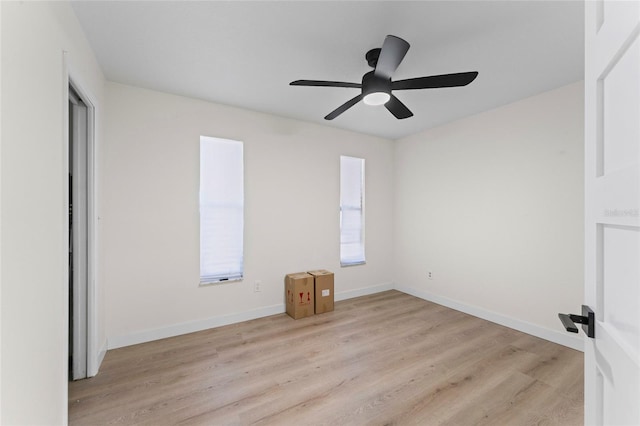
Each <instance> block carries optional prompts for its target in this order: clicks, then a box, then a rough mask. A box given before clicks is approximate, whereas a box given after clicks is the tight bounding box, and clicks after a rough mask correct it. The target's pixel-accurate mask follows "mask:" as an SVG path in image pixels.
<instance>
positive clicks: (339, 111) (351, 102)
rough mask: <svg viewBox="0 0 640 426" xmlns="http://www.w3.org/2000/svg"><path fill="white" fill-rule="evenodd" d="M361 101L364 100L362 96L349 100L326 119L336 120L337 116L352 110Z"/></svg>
mask: <svg viewBox="0 0 640 426" xmlns="http://www.w3.org/2000/svg"><path fill="white" fill-rule="evenodd" d="M361 99H362V94H359V95H358V96H356V97H355V98H351V99H349V100H348V101H347V102H345V103H343V104H342V105H340V106H339V107H338V108H336V109H334V110H333V111H331V112H330V113H329V114H328V115H327V116H326V117H325V118H324V119H325V120H333V119H334V118H336V117H337V116H339V115H340V114H342V113H343V112H345V111H346V110H348V109H349V108H351V107H352V106H354V105H355V104H357V103H358V102H360V100H361Z"/></svg>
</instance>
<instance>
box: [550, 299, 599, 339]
mask: <svg viewBox="0 0 640 426" xmlns="http://www.w3.org/2000/svg"><path fill="white" fill-rule="evenodd" d="M558 318H560V321H562V325H563V326H564V328H565V329H566V330H567V331H568V332H571V333H577V332H578V327H576V325H575V324H576V323H577V324H582V331H584V332H585V333H586V335H587V336H589V337H591V338H594V337H596V315H595V314H594V313H593V310H592V309H591V308H590V307H588V306H587V305H582V315H575V314H558Z"/></svg>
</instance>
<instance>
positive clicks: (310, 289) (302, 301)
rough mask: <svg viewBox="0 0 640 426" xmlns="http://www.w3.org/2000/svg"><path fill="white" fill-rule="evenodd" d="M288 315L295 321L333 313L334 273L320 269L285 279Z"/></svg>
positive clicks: (288, 275) (297, 273) (288, 276)
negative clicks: (314, 315)
mask: <svg viewBox="0 0 640 426" xmlns="http://www.w3.org/2000/svg"><path fill="white" fill-rule="evenodd" d="M284 297H285V298H286V307H287V314H288V315H289V316H290V317H291V318H293V319H300V318H304V317H310V316H311V315H313V314H314V313H315V314H322V313H324V312H331V311H333V302H334V300H333V272H330V271H327V270H326V269H318V270H315V271H309V272H296V273H294V274H287V275H286V276H285V277H284Z"/></svg>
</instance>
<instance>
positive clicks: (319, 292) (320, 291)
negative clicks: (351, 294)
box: [309, 269, 333, 314]
mask: <svg viewBox="0 0 640 426" xmlns="http://www.w3.org/2000/svg"><path fill="white" fill-rule="evenodd" d="M309 274H310V275H313V278H314V287H315V293H316V305H315V313H316V314H322V313H324V312H331V311H333V272H330V271H327V270H325V269H319V270H317V271H309Z"/></svg>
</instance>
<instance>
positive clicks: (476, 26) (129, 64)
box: [73, 0, 584, 139]
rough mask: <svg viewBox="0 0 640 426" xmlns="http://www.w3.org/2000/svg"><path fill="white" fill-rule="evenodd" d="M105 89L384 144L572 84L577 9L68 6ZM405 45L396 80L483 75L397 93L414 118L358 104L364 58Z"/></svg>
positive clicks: (566, 4)
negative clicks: (386, 43)
mask: <svg viewBox="0 0 640 426" xmlns="http://www.w3.org/2000/svg"><path fill="white" fill-rule="evenodd" d="M73 8H74V10H75V12H76V14H77V16H78V18H79V20H80V23H81V24H82V26H83V28H84V30H85V32H86V35H87V37H88V39H89V42H90V43H91V46H92V48H93V50H94V51H95V54H96V56H97V58H98V61H99V62H100V65H101V67H102V69H103V71H104V73H105V76H106V78H107V79H108V80H110V81H114V82H119V83H124V84H130V85H134V86H139V87H145V88H149V89H153V90H158V91H162V92H168V93H175V94H179V95H184V96H189V97H193V98H199V99H204V100H207V101H211V102H215V103H220V104H227V105H233V106H237V107H241V108H245V109H249V110H255V111H262V112H267V113H271V114H276V115H280V116H285V117H292V118H296V119H300V120H305V121H311V122H316V123H321V124H325V125H329V126H334V127H338V128H342V129H348V130H353V131H356V132H360V133H367V134H372V135H377V136H381V137H385V138H390V139H398V138H401V137H403V136H407V135H410V134H414V133H417V132H419V131H421V130H424V129H426V128H429V127H433V126H436V125H439V124H443V123H446V122H449V121H452V120H455V119H458V118H461V117H464V116H468V115H470V114H474V113H477V112H480V111H483V110H487V109H490V108H494V107H497V106H499V105H504V104H506V103H509V102H513V101H515V100H517V99H521V98H524V97H527V96H531V95H534V94H536V93H540V92H543V91H546V90H550V89H553V88H556V87H560V86H562V85H565V84H569V83H571V82H575V81H578V80H581V79H582V78H583V73H584V66H583V63H584V59H583V58H584V54H583V44H584V40H583V32H584V31H583V27H584V24H583V2H582V1H562V2H561V1H497V2H494V1H481V0H476V1H423V2H416V1H413V2H404V1H390V2H380V1H349V2H347V1H340V2H336V1H331V2H315V1H297V2H292V1H277V2H276V1H257V2H248V1H204V2H193V1H127V2H113V1H74V2H73ZM387 34H393V35H396V36H399V37H401V38H404V39H405V40H407V41H408V42H409V43H410V44H411V48H410V49H409V52H408V53H407V56H406V57H405V59H404V61H403V62H402V64H401V65H400V67H399V68H398V70H397V71H396V73H395V76H394V78H393V79H394V80H399V79H404V78H412V77H420V76H424V75H433V74H445V73H454V72H465V71H478V72H479V76H478V78H477V79H476V80H475V81H474V82H473V83H471V84H470V85H468V86H466V87H461V88H443V89H425V90H413V91H406V90H404V91H400V92H396V95H397V96H398V98H399V99H400V100H401V101H402V102H403V103H404V104H405V105H407V106H408V107H409V108H410V109H411V110H412V111H413V113H414V116H413V117H411V118H408V119H405V120H397V119H395V118H394V117H393V116H392V115H391V114H390V113H389V112H388V111H387V110H386V109H385V108H384V107H370V106H366V105H364V104H363V103H359V104H357V105H356V106H354V107H353V108H351V109H350V110H348V111H347V112H345V113H344V114H342V115H341V116H339V117H338V118H336V119H335V120H333V121H326V120H324V119H323V117H324V116H325V115H326V114H328V113H329V112H331V111H332V110H333V109H335V108H337V107H338V106H339V105H341V104H342V103H344V102H345V101H347V100H348V99H350V98H352V97H353V96H355V95H357V94H358V93H359V89H346V88H330V87H293V86H289V83H290V82H291V81H293V80H297V79H315V80H334V81H349V82H358V83H359V82H360V80H361V78H362V75H363V74H364V73H365V72H367V71H369V70H370V68H369V67H368V65H367V63H366V61H365V59H364V55H365V53H366V52H367V51H368V50H369V49H372V48H375V47H380V46H381V45H382V42H383V40H384V37H385V36H386V35H387Z"/></svg>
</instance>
